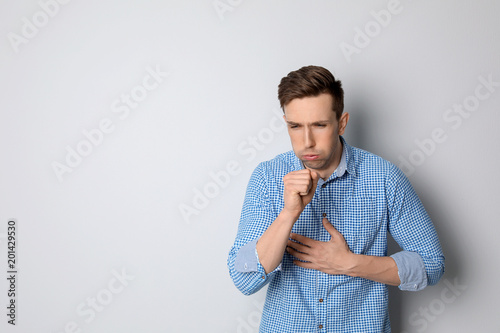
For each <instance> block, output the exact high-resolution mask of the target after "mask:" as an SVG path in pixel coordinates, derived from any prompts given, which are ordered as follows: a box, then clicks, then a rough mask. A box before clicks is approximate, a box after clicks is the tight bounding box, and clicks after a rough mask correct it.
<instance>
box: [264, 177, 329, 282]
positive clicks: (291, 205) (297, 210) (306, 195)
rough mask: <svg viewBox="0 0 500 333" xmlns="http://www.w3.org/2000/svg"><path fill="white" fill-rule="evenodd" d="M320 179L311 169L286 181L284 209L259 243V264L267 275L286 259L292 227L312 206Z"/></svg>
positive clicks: (287, 178)
mask: <svg viewBox="0 0 500 333" xmlns="http://www.w3.org/2000/svg"><path fill="white" fill-rule="evenodd" d="M318 179H319V176H318V175H317V174H316V172H314V171H310V170H308V169H304V170H299V171H294V172H291V173H289V174H287V175H286V176H285V177H284V178H283V182H284V184H285V192H284V201H285V206H284V208H283V210H282V211H281V213H280V214H279V215H278V218H277V219H276V220H275V221H274V222H273V223H272V224H271V225H270V226H269V228H268V229H267V230H266V231H265V232H264V234H263V235H262V237H261V238H260V239H259V241H258V242H257V247H256V248H257V253H258V254H259V260H260V263H261V264H262V266H263V267H264V269H265V271H266V272H272V271H273V270H274V269H275V268H276V267H277V266H278V265H279V264H280V263H281V260H282V259H283V254H284V253H285V249H286V246H287V243H288V238H289V237H290V232H291V231H292V228H293V225H294V224H295V222H296V221H297V219H298V218H299V216H300V214H301V213H302V211H303V210H304V208H305V206H306V205H307V204H308V203H309V202H311V200H312V198H313V196H314V193H315V190H316V186H317V184H318Z"/></svg>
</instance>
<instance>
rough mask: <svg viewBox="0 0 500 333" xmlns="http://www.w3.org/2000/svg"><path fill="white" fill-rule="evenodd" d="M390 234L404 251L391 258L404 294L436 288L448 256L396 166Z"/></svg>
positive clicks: (391, 189) (390, 184)
mask: <svg viewBox="0 0 500 333" xmlns="http://www.w3.org/2000/svg"><path fill="white" fill-rule="evenodd" d="M387 200H388V215H389V224H388V228H389V232H390V233H391V235H392V237H393V238H394V240H395V241H396V242H397V243H398V244H399V246H400V247H401V248H402V250H403V251H401V252H398V253H395V254H394V255H392V256H391V257H392V258H393V259H394V261H395V262H396V265H397V266H398V273H399V278H400V280H401V284H400V286H399V288H400V289H401V290H412V291H417V290H421V289H423V288H425V287H426V286H427V285H434V284H436V283H437V282H438V281H439V280H440V279H441V277H442V276H443V274H444V260H445V258H444V255H443V251H442V249H441V244H440V243H439V239H438V235H437V232H436V229H435V227H434V224H433V223H432V221H431V219H430V217H429V215H428V214H427V212H426V210H425V209H424V206H423V204H422V202H421V201H420V199H419V197H418V196H417V194H416V192H415V190H414V189H413V187H412V186H411V184H410V182H409V180H408V179H407V177H406V176H405V175H404V174H403V172H402V171H401V170H400V169H398V168H397V167H396V166H394V167H393V169H392V170H391V173H390V175H389V177H388V181H387Z"/></svg>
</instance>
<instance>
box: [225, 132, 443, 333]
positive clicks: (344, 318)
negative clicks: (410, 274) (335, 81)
mask: <svg viewBox="0 0 500 333" xmlns="http://www.w3.org/2000/svg"><path fill="white" fill-rule="evenodd" d="M342 142H343V143H344V158H345V162H346V163H345V168H346V169H345V170H339V169H337V170H336V171H335V172H334V173H333V174H332V175H331V177H329V178H328V180H327V181H325V182H323V181H322V179H320V181H319V183H318V186H317V188H316V192H315V195H314V197H313V199H312V201H311V203H310V204H309V205H307V206H306V208H305V210H304V211H303V212H302V214H301V216H300V218H299V219H298V221H297V222H296V223H295V225H294V227H293V230H292V232H294V233H298V234H301V235H304V236H307V237H310V238H313V239H316V240H321V241H328V240H329V239H330V235H329V234H328V232H327V231H326V230H325V229H324V227H323V226H322V215H323V213H326V216H327V218H328V220H329V221H330V222H331V223H332V224H333V226H334V227H335V228H336V229H337V230H338V231H339V232H340V233H342V235H343V236H344V238H345V239H346V241H347V243H348V245H349V248H350V249H351V251H353V252H354V253H359V254H366V255H373V256H386V255H387V231H389V232H390V233H391V234H392V236H393V237H394V239H395V240H396V241H397V242H398V244H399V245H400V246H401V248H402V249H403V250H405V251H411V252H416V253H418V254H419V255H420V256H421V258H422V259H423V263H424V266H425V271H426V273H427V279H428V283H429V284H431V285H432V284H435V283H437V281H438V280H439V279H440V277H441V276H442V274H443V272H444V257H443V254H442V250H441V246H440V244H439V240H438V237H437V234H436V231H435V229H434V226H433V224H432V221H431V220H430V218H429V216H428V215H427V213H426V211H425V209H424V207H423V205H422V203H421V202H420V200H419V198H418V196H417V195H416V193H415V191H414V190H413V188H412V186H411V184H410V183H409V181H408V179H407V178H406V177H405V175H404V174H403V173H402V172H401V171H400V170H399V169H398V168H397V167H396V166H395V165H393V164H391V163H390V162H388V161H385V160H383V159H382V158H380V157H378V156H376V155H373V154H371V153H369V152H366V151H364V150H361V149H358V148H354V147H351V146H349V145H348V144H347V143H345V140H344V139H343V138H342ZM302 168H303V166H302V163H301V162H300V160H299V159H298V158H297V157H296V156H295V154H294V153H293V151H289V152H287V153H284V154H281V155H278V156H277V157H275V158H274V159H272V160H271V161H267V162H262V163H261V164H259V166H258V167H257V168H256V169H255V171H254V172H253V174H252V176H251V178H250V182H249V185H248V188H247V192H246V196H245V201H244V204H243V210H242V213H241V218H240V224H239V228H238V233H237V236H236V240H235V243H234V245H233V247H232V248H231V251H230V253H229V258H228V268H229V272H230V275H231V278H232V279H233V281H234V284H235V285H236V287H237V288H238V289H239V290H240V291H241V292H242V293H244V294H245V295H250V294H253V293H255V292H257V291H258V290H260V289H261V288H262V287H263V286H265V285H267V284H269V287H268V291H267V297H266V302H265V305H264V312H263V315H262V321H261V326H260V332H263V333H271V332H276V333H292V332H300V333H306V332H339V333H340V332H341V333H346V332H363V333H367V332H377V333H380V332H390V322H389V315H388V293H387V286H385V285H384V284H381V283H377V282H373V281H370V280H366V279H363V278H353V277H349V276H345V275H328V274H325V273H322V272H320V271H316V270H308V269H304V268H301V267H298V266H296V265H294V264H293V257H292V256H291V255H289V254H287V253H285V254H284V256H283V260H282V263H281V265H280V266H279V267H278V268H276V269H275V270H274V271H273V272H270V273H269V274H267V275H266V274H265V271H264V269H263V267H262V265H260V263H259V262H258V260H256V261H257V262H256V264H257V269H256V270H252V269H250V270H249V271H247V272H241V270H237V269H236V268H235V260H236V257H237V255H238V252H239V250H240V249H241V248H242V247H243V246H245V245H246V244H249V243H250V246H255V241H256V240H257V239H258V238H259V237H260V236H261V235H262V234H263V233H264V231H265V230H266V229H267V228H268V227H269V225H270V224H271V223H272V222H273V221H274V220H275V219H276V217H277V216H278V214H279V212H280V211H281V210H282V209H283V206H284V201H283V190H284V184H283V180H282V179H283V177H284V176H285V175H286V174H288V173H289V172H291V171H295V170H300V169H302ZM344 171H345V172H344ZM339 175H340V176H339Z"/></svg>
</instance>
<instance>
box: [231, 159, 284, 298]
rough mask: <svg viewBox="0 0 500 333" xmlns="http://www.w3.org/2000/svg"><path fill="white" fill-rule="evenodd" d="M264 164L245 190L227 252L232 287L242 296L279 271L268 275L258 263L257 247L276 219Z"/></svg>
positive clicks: (263, 283) (257, 170) (267, 280)
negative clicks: (233, 239) (239, 213)
mask: <svg viewBox="0 0 500 333" xmlns="http://www.w3.org/2000/svg"><path fill="white" fill-rule="evenodd" d="M267 187H268V186H267V181H266V169H265V162H263V163H261V164H259V166H257V168H256V169H255V170H254V172H253V174H252V176H251V177H250V181H249V184H248V187H247V191H246V194H245V200H244V202H243V209H242V212H241V217H240V222H239V225H238V232H237V235H236V239H235V242H234V244H233V246H232V248H231V250H230V251H229V256H228V260H227V266H228V269H229V275H230V276H231V279H232V280H233V283H234V284H235V286H236V287H237V288H238V289H239V290H240V291H241V292H242V293H243V294H245V295H251V294H253V293H255V292H257V291H259V290H260V289H262V287H264V286H265V285H266V284H268V283H269V281H271V280H272V278H273V276H274V275H276V274H278V273H279V272H280V270H281V265H280V266H278V267H277V268H276V269H274V270H273V271H272V272H270V273H267V274H266V272H265V270H264V267H263V266H262V265H261V264H260V262H259V258H258V253H257V251H256V244H257V241H258V239H259V238H260V236H262V234H263V233H264V231H266V230H267V228H268V227H269V225H270V224H271V223H272V222H273V221H274V220H275V219H276V217H277V214H276V212H275V211H274V210H273V209H272V207H271V204H270V200H269V197H268V188H267Z"/></svg>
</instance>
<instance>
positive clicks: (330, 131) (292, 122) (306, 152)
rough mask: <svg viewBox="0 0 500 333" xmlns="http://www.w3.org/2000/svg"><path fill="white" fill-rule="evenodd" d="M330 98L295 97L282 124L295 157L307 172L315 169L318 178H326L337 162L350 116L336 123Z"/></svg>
mask: <svg viewBox="0 0 500 333" xmlns="http://www.w3.org/2000/svg"><path fill="white" fill-rule="evenodd" d="M332 102H333V97H332V96H331V95H330V94H321V95H319V96H316V97H304V98H300V99H298V98H296V99H293V100H292V101H290V102H289V103H288V104H286V105H285V107H284V110H285V115H284V118H285V121H286V123H287V125H288V134H289V135H290V140H291V142H292V147H293V151H294V152H295V155H297V157H298V158H299V159H300V160H301V161H302V163H304V166H305V167H306V168H308V169H312V170H315V171H316V172H318V174H319V175H320V176H321V178H324V179H326V178H328V177H329V176H330V175H331V174H332V173H333V171H335V169H336V168H337V166H338V164H339V163H340V158H341V156H342V144H341V142H340V138H339V135H343V134H344V130H345V127H346V125H347V121H348V120H349V114H348V113H343V114H342V116H341V117H340V119H339V120H337V117H336V114H335V112H334V111H333V110H332Z"/></svg>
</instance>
